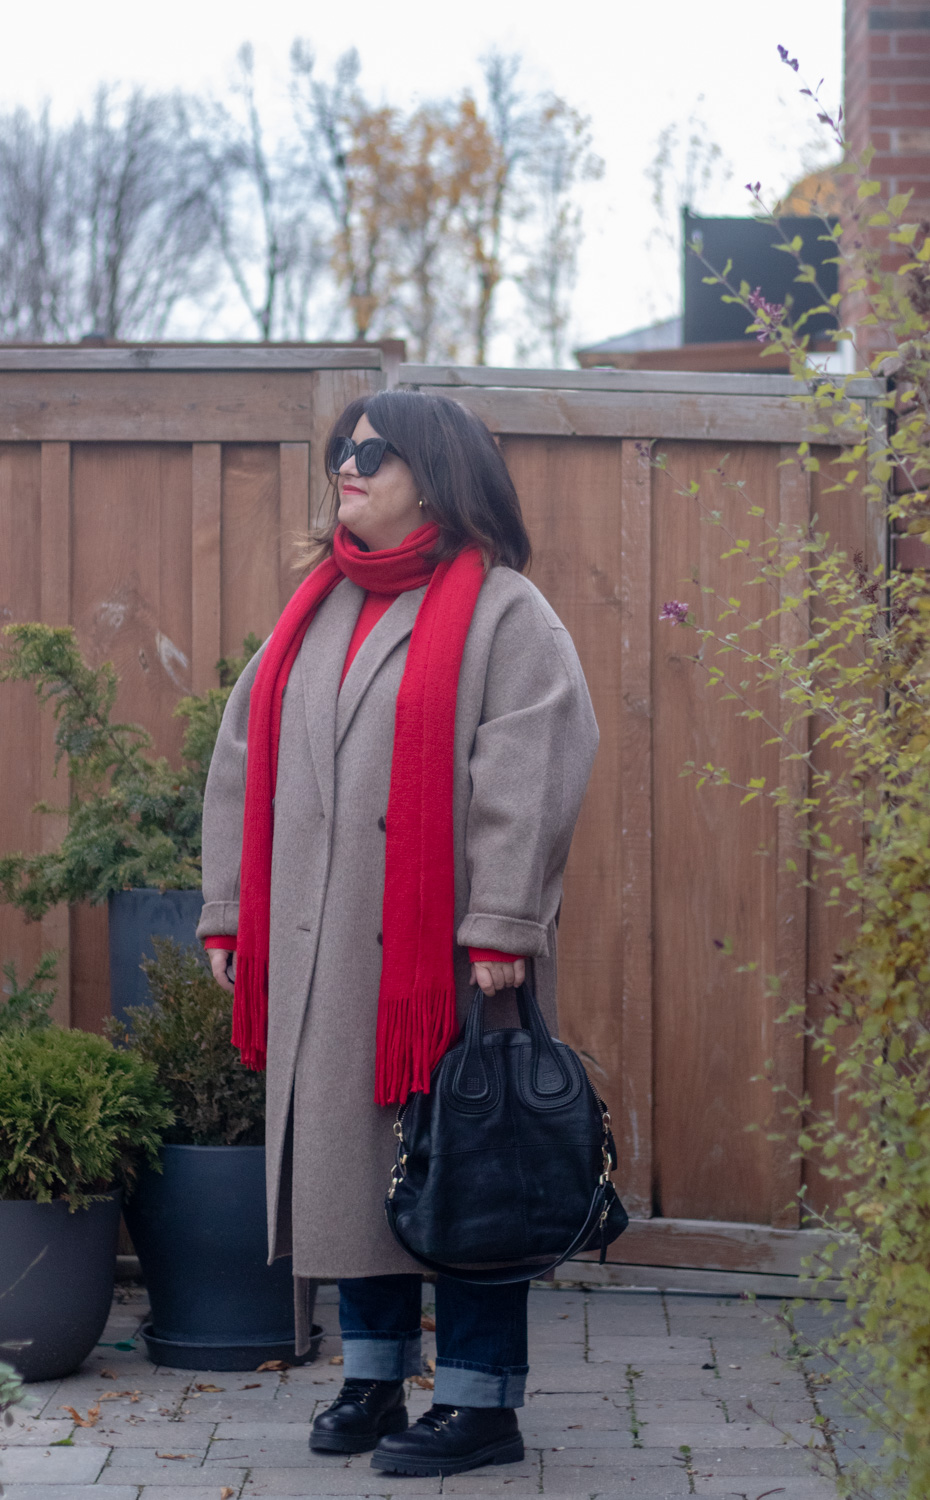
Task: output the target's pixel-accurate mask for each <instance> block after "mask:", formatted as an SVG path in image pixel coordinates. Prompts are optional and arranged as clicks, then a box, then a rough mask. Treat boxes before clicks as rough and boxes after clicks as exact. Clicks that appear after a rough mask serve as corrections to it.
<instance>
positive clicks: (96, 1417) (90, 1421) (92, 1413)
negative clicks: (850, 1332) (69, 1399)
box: [59, 1401, 100, 1427]
mask: <svg viewBox="0 0 930 1500" xmlns="http://www.w3.org/2000/svg"><path fill="white" fill-rule="evenodd" d="M59 1409H60V1410H61V1411H66V1412H69V1413H70V1415H71V1416H72V1417H73V1419H74V1421H75V1422H76V1423H77V1425H78V1427H96V1425H97V1423H98V1422H99V1421H100V1402H99V1401H97V1402H95V1404H94V1405H93V1406H89V1407H88V1408H87V1416H86V1417H82V1416H81V1413H80V1412H79V1411H75V1409H74V1407H73V1406H62V1407H60V1408H59Z"/></svg>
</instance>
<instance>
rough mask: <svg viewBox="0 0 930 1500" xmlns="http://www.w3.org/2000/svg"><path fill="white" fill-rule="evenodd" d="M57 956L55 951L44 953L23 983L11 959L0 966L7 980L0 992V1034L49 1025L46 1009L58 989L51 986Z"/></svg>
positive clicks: (47, 1010)
mask: <svg viewBox="0 0 930 1500" xmlns="http://www.w3.org/2000/svg"><path fill="white" fill-rule="evenodd" d="M57 968H58V959H57V957H56V955H55V954H54V953H43V955H42V957H41V958H40V959H39V962H38V963H37V964H36V966H35V968H34V969H33V971H32V973H31V974H30V976H29V978H28V979H25V980H23V982H22V984H21V983H20V981H19V977H18V975H17V971H16V965H15V963H13V962H12V960H11V961H10V962H9V963H7V964H4V965H3V969H2V973H3V977H4V979H5V980H6V984H5V985H4V986H3V992H2V993H0V1036H2V1035H3V1034H4V1032H8V1031H20V1030H22V1031H31V1030H32V1029H33V1028H36V1027H42V1026H50V1025H51V1017H50V1015H49V1010H50V1008H51V1005H52V1002H53V1000H54V999H55V996H56V994H57V990H56V989H55V987H54V980H55V973H56V970H57Z"/></svg>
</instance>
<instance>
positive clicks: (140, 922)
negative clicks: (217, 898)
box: [108, 887, 203, 1021]
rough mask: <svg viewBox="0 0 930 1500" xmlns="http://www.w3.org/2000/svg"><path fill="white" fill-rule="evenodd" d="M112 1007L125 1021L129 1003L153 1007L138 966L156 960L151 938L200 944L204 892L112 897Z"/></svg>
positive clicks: (148, 891)
mask: <svg viewBox="0 0 930 1500" xmlns="http://www.w3.org/2000/svg"><path fill="white" fill-rule="evenodd" d="M108 905H109V914H110V1010H111V1011H112V1013H113V1015H114V1016H116V1017H117V1018H118V1019H119V1020H121V1021H122V1020H125V1011H126V1008H127V1007H128V1006H130V1005H151V1003H152V995H151V992H150V990H149V982H148V980H147V979H146V977H145V975H144V974H143V972H142V970H141V968H140V967H139V965H140V964H141V963H142V960H143V958H154V957H155V948H154V946H153V943H152V938H153V937H170V938H174V940H175V942H177V943H181V944H182V945H183V946H184V947H189V946H190V945H191V944H193V943H196V941H197V937H196V927H197V923H198V922H199V921H200V911H201V907H202V906H203V896H202V895H201V893H200V891H156V890H151V889H149V888H147V887H145V888H142V889H140V890H136V891H115V892H114V893H113V895H112V896H111V897H110V899H109V903H108Z"/></svg>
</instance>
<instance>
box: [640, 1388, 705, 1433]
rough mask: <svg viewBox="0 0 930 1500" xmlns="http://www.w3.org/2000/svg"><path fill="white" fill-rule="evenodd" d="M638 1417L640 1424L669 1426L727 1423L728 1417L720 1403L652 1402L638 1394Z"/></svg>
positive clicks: (701, 1401) (700, 1401)
mask: <svg viewBox="0 0 930 1500" xmlns="http://www.w3.org/2000/svg"><path fill="white" fill-rule="evenodd" d="M636 1415H637V1417H638V1418H639V1420H640V1422H658V1423H659V1424H660V1425H664V1426H666V1427H667V1426H669V1425H672V1424H675V1423H677V1422H685V1423H690V1424H701V1423H707V1422H710V1423H716V1422H725V1421H726V1417H725V1415H724V1412H723V1408H722V1407H721V1405H720V1403H719V1402H718V1401H712V1400H710V1398H707V1397H705V1398H703V1399H700V1398H698V1399H697V1400H694V1401H674V1400H669V1401H650V1400H646V1399H644V1398H642V1397H641V1396H640V1394H639V1392H638V1391H637V1393H636Z"/></svg>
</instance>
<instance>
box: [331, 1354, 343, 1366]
mask: <svg viewBox="0 0 930 1500" xmlns="http://www.w3.org/2000/svg"><path fill="white" fill-rule="evenodd" d="M330 1364H331V1365H341V1364H342V1355H341V1354H334V1355H333V1357H332V1359H331V1360H330Z"/></svg>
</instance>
